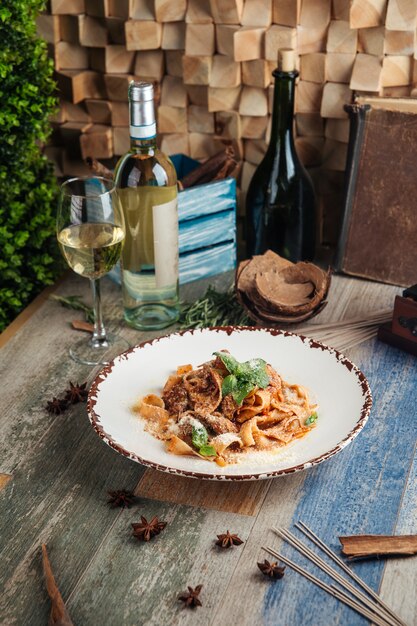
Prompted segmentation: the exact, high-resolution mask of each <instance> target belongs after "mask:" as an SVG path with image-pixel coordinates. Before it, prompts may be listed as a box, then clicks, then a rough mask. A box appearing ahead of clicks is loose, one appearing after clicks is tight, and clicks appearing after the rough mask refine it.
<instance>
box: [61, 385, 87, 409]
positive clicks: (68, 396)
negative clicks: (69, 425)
mask: <svg viewBox="0 0 417 626" xmlns="http://www.w3.org/2000/svg"><path fill="white" fill-rule="evenodd" d="M86 387H87V383H83V384H82V385H79V384H78V383H77V384H76V385H73V383H72V382H71V381H70V387H69V389H66V390H65V400H67V402H70V403H71V404H77V402H85V401H86V400H87V396H88V389H87V388H86Z"/></svg>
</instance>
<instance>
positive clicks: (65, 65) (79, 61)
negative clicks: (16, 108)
mask: <svg viewBox="0 0 417 626" xmlns="http://www.w3.org/2000/svg"><path fill="white" fill-rule="evenodd" d="M54 59H55V69H56V70H85V69H88V65H89V63H88V50H87V49H86V48H84V47H82V46H79V45H77V44H73V43H69V42H67V41H58V43H57V44H56V45H55V46H54ZM93 69H94V68H93Z"/></svg>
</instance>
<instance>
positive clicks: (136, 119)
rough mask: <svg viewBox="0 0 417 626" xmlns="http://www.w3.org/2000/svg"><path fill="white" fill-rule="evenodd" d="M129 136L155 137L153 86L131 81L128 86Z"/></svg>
mask: <svg viewBox="0 0 417 626" xmlns="http://www.w3.org/2000/svg"><path fill="white" fill-rule="evenodd" d="M129 116H130V124H129V127H130V136H131V138H132V139H151V138H153V137H155V135H156V124H155V109H154V103H153V85H152V83H146V82H142V81H138V82H137V81H134V80H132V81H131V82H130V84H129Z"/></svg>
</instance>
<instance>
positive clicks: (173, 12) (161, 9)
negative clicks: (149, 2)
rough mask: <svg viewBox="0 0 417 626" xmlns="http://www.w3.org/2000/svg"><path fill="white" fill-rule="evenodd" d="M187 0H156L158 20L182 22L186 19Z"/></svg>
mask: <svg viewBox="0 0 417 626" xmlns="http://www.w3.org/2000/svg"><path fill="white" fill-rule="evenodd" d="M186 9H187V0H175V2H171V1H170V0H155V18H156V20H157V21H158V22H181V21H182V20H184V19H185V11H186Z"/></svg>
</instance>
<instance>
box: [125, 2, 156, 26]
mask: <svg viewBox="0 0 417 626" xmlns="http://www.w3.org/2000/svg"><path fill="white" fill-rule="evenodd" d="M129 17H130V18H131V19H133V20H151V21H153V20H154V19H155V3H154V2H153V0H129Z"/></svg>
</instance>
